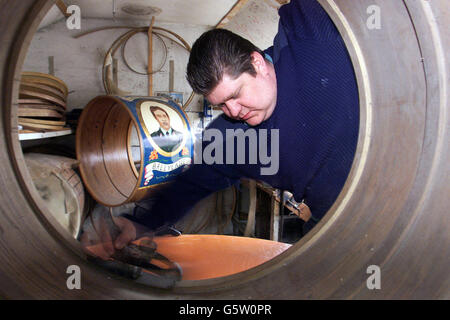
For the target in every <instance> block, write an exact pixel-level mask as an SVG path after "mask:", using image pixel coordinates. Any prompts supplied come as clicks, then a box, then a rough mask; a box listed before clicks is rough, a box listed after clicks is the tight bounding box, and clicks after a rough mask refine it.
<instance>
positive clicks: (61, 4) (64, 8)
mask: <svg viewBox="0 0 450 320" xmlns="http://www.w3.org/2000/svg"><path fill="white" fill-rule="evenodd" d="M56 5H57V7H58V8H59V10H61V13H62V14H63V15H64V16H65V17H66V18H68V17H70V14H69V13H67V5H66V4H65V3H64V2H63V1H62V0H56Z"/></svg>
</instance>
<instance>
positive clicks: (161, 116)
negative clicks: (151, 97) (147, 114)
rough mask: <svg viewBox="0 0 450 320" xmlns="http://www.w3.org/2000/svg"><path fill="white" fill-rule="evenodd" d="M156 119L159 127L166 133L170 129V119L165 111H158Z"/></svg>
mask: <svg viewBox="0 0 450 320" xmlns="http://www.w3.org/2000/svg"><path fill="white" fill-rule="evenodd" d="M155 118H156V120H158V123H159V126H160V127H161V128H163V129H164V130H166V131H167V130H169V129H170V118H169V117H168V116H167V114H166V113H165V112H164V111H161V110H156V111H155Z"/></svg>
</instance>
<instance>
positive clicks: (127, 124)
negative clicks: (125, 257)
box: [76, 96, 194, 207]
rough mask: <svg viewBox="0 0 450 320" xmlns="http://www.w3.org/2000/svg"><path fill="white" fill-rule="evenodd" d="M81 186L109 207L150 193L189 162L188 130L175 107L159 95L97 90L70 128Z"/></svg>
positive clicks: (168, 180) (189, 140) (187, 121)
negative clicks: (74, 129) (120, 94)
mask: <svg viewBox="0 0 450 320" xmlns="http://www.w3.org/2000/svg"><path fill="white" fill-rule="evenodd" d="M76 148H77V158H78V160H79V162H80V172H81V176H82V179H83V181H84V183H85V186H86V189H87V190H88V191H89V193H90V194H91V195H92V196H93V197H94V199H95V200H97V201H98V202H99V203H101V204H103V205H106V206H110V207H114V206H119V205H122V204H125V203H128V202H136V201H139V200H142V199H144V198H146V197H148V196H150V195H151V194H152V193H153V192H154V191H155V190H156V189H157V188H159V187H162V186H163V185H164V184H166V183H168V182H170V181H172V180H173V179H174V178H175V177H176V175H178V174H179V173H181V172H182V171H183V170H185V169H187V167H188V166H189V165H190V164H191V163H192V160H193V158H192V157H193V152H194V146H193V135H192V132H191V127H190V123H189V120H188V118H187V116H186V114H185V113H184V112H183V110H182V109H181V107H180V106H179V105H177V104H176V103H175V102H173V101H172V100H169V99H165V98H161V97H118V96H98V97H96V98H94V99H93V100H91V101H90V102H89V103H88V104H87V106H86V107H85V109H84V110H83V112H82V114H81V117H80V119H79V121H78V128H77V133H76Z"/></svg>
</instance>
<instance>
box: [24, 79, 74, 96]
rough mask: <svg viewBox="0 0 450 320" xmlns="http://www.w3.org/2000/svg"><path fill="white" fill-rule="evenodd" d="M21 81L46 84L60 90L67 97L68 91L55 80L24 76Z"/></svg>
mask: <svg viewBox="0 0 450 320" xmlns="http://www.w3.org/2000/svg"><path fill="white" fill-rule="evenodd" d="M20 83H23V84H39V85H45V86H47V87H50V88H52V89H55V90H58V91H59V92H61V94H62V95H63V96H65V97H67V94H68V92H66V91H65V90H64V87H62V86H60V85H58V84H56V83H55V82H53V81H51V80H47V79H44V78H33V77H22V79H21V80H20Z"/></svg>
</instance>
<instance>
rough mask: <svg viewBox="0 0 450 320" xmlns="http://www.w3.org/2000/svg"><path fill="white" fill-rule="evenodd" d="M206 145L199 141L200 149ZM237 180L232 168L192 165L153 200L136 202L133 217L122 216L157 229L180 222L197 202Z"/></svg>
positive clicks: (151, 198) (228, 166) (239, 174)
mask: <svg viewBox="0 0 450 320" xmlns="http://www.w3.org/2000/svg"><path fill="white" fill-rule="evenodd" d="M209 143H210V142H202V150H205V148H206V146H207V145H208V144H209ZM240 178H241V172H240V171H239V170H238V168H237V167H236V166H233V165H226V164H223V163H213V164H207V163H204V162H203V161H202V163H199V164H196V163H194V164H192V165H191V166H190V167H189V169H187V170H186V171H184V172H182V173H180V174H179V175H178V176H177V177H176V178H175V180H174V181H172V182H170V183H168V184H167V185H166V186H165V187H161V188H158V191H157V193H156V194H154V195H153V196H152V197H150V198H149V199H146V200H144V201H141V202H139V203H136V206H135V208H134V211H133V215H124V216H125V217H126V218H128V219H130V220H132V221H134V222H137V223H139V224H142V225H144V226H146V227H147V228H149V229H151V230H156V229H157V228H159V227H161V226H164V225H171V224H174V223H175V222H177V221H179V220H180V219H181V218H183V216H185V215H186V214H187V213H188V212H189V211H190V210H191V209H192V208H193V207H194V205H195V204H196V203H197V202H198V201H200V200H201V199H203V198H205V197H207V196H209V195H210V194H212V193H214V192H216V191H219V190H222V189H225V188H228V187H230V186H232V185H234V184H236V183H238V182H239V179H240Z"/></svg>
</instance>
